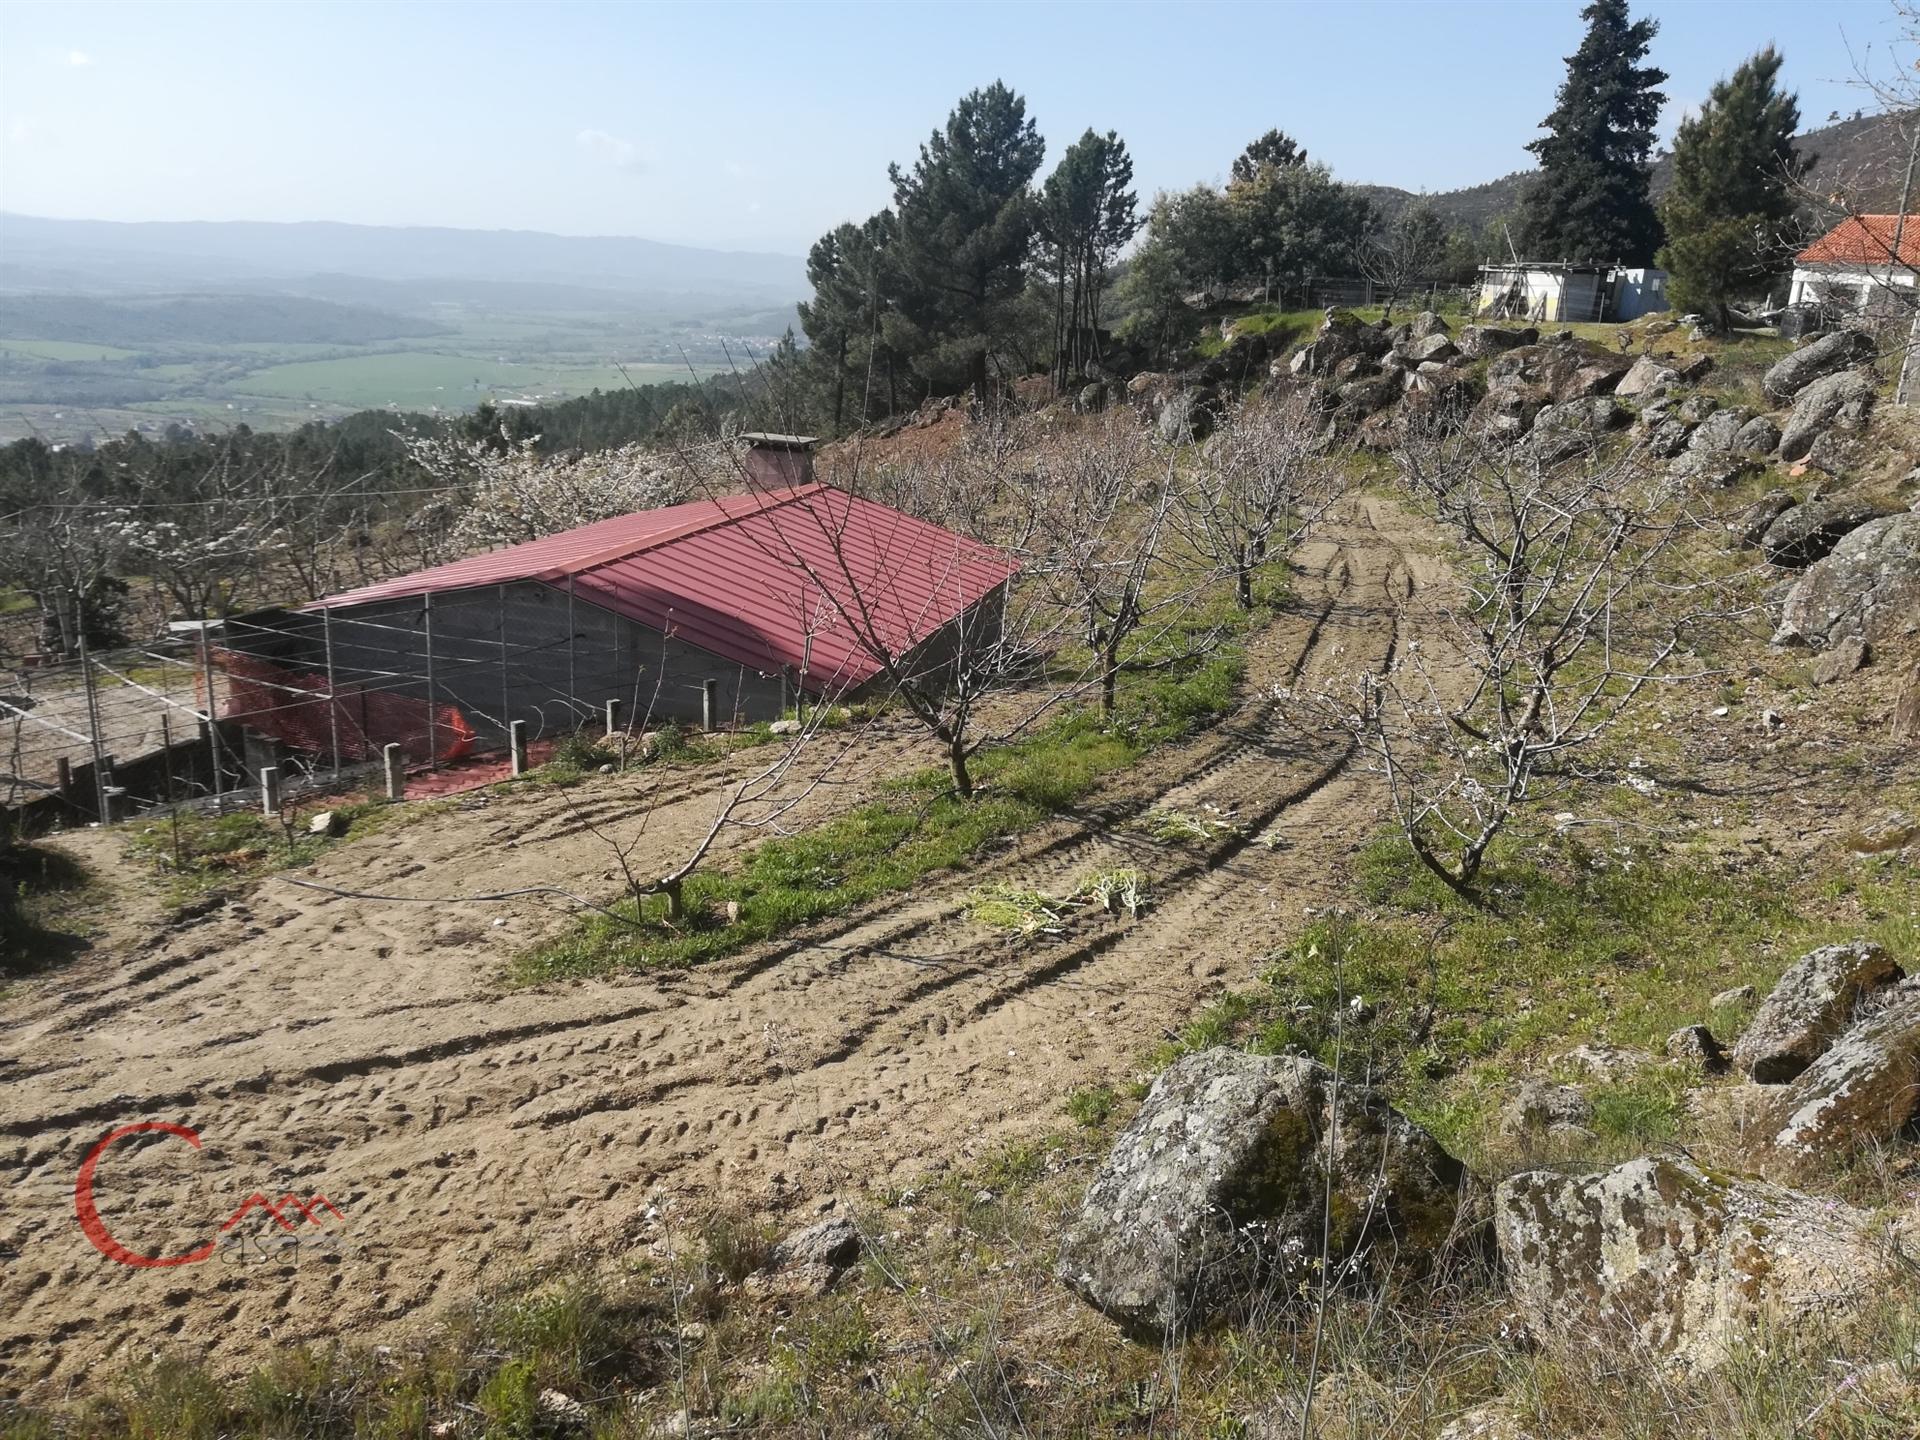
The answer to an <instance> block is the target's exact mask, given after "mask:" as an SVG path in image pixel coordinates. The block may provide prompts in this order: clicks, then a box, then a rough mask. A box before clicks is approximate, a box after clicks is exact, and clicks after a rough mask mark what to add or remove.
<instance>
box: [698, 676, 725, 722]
mask: <svg viewBox="0 0 1920 1440" xmlns="http://www.w3.org/2000/svg"><path fill="white" fill-rule="evenodd" d="M719 708H720V682H719V681H718V680H702V681H701V682H700V728H701V729H702V730H705V731H706V732H707V733H708V734H709V735H711V734H712V733H713V718H714V712H715V711H716V710H718V709H719Z"/></svg>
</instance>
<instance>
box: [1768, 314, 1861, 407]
mask: <svg viewBox="0 0 1920 1440" xmlns="http://www.w3.org/2000/svg"><path fill="white" fill-rule="evenodd" d="M1873 352H1874V345H1873V337H1872V336H1871V335H1868V334H1867V333H1865V332H1864V331H1861V330H1836V331H1834V332H1833V333H1832V334H1831V335H1822V336H1821V337H1820V338H1819V339H1817V340H1811V341H1809V342H1808V343H1807V344H1805V345H1802V346H1801V347H1800V348H1799V349H1798V350H1796V351H1794V352H1793V353H1792V354H1791V355H1789V356H1787V357H1786V358H1785V359H1783V360H1781V361H1780V362H1779V363H1778V364H1776V365H1775V366H1774V367H1773V368H1772V369H1771V370H1769V371H1767V374H1766V378H1765V379H1764V380H1762V381H1761V382H1760V384H1761V388H1762V389H1764V390H1765V391H1766V392H1767V394H1769V395H1771V396H1772V397H1773V398H1774V399H1776V400H1791V399H1793V398H1794V396H1796V395H1798V394H1799V393H1800V392H1801V391H1802V390H1804V389H1806V388H1807V386H1809V385H1811V384H1812V383H1813V382H1814V381H1816V380H1818V379H1820V378H1821V377H1822V376H1825V375H1832V374H1835V373H1837V372H1838V371H1841V370H1846V369H1850V368H1851V367H1853V366H1855V365H1860V364H1864V363H1865V362H1866V361H1868V360H1871V359H1872V358H1873Z"/></svg>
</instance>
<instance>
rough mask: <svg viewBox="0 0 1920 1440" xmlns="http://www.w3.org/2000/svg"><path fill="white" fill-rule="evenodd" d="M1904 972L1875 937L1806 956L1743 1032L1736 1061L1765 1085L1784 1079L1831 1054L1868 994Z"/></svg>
mask: <svg viewBox="0 0 1920 1440" xmlns="http://www.w3.org/2000/svg"><path fill="white" fill-rule="evenodd" d="M1905 973H1906V972H1905V971H1903V970H1902V969H1901V968H1900V967H1899V966H1898V965H1896V964H1895V963H1894V960H1893V957H1892V956H1891V955H1889V954H1888V953H1887V952H1886V951H1885V950H1883V949H1882V948H1881V947H1880V946H1878V945H1876V944H1874V943H1873V942H1872V941H1870V940H1854V941H1850V942H1849V943H1847V944H1845V945H1823V946H1822V947H1821V948H1820V949H1818V950H1814V951H1811V952H1809V953H1808V954H1806V955H1803V956H1801V957H1800V958H1799V959H1798V960H1796V961H1794V963H1793V964H1792V965H1790V966H1789V967H1788V968H1787V973H1786V974H1784V975H1782V976H1781V977H1780V983H1779V984H1777V985H1775V986H1774V987H1773V992H1772V993H1771V994H1770V995H1768V996H1767V998H1766V999H1765V1000H1763V1001H1762V1002H1761V1004H1760V1008H1759V1009H1758V1010H1756V1011H1755V1012H1754V1014H1753V1019H1751V1020H1750V1021H1748V1022H1747V1028H1746V1029H1745V1030H1743V1031H1742V1032H1741V1033H1740V1039H1739V1042H1738V1043H1737V1044H1735V1045H1734V1047H1733V1063H1734V1064H1736V1065H1738V1066H1739V1067H1740V1068H1741V1069H1742V1070H1744V1071H1746V1072H1747V1074H1748V1075H1750V1076H1751V1077H1752V1078H1753V1079H1755V1080H1757V1081H1759V1082H1760V1083H1761V1084H1763V1085H1782V1084H1785V1083H1786V1082H1787V1081H1789V1080H1791V1079H1793V1077H1794V1076H1796V1075H1798V1074H1799V1073H1800V1072H1801V1071H1802V1070H1805V1069H1806V1068H1807V1067H1808V1066H1809V1065H1811V1064H1812V1063H1813V1062H1814V1061H1815V1060H1818V1059H1819V1058H1820V1057H1821V1056H1822V1055H1823V1054H1825V1053H1826V1049H1827V1047H1828V1046H1829V1045H1831V1044H1832V1043H1833V1040H1834V1037H1835V1036H1837V1035H1838V1034H1839V1033H1840V1032H1841V1031H1842V1030H1844V1029H1846V1028H1847V1026H1848V1024H1850V1023H1851V1022H1852V1020H1853V1014H1854V1011H1855V1009H1856V1008H1857V1007H1858V1006H1859V1004H1860V1001H1861V1000H1862V999H1863V998H1865V997H1866V996H1867V995H1869V994H1871V993H1872V992H1873V991H1875V990H1878V989H1879V988H1880V987H1882V986H1883V985H1891V984H1892V983H1893V982H1894V981H1896V980H1898V979H1900V978H1901V977H1902V976H1903V975H1904V974H1905Z"/></svg>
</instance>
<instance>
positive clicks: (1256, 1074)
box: [1057, 1050, 1467, 1337]
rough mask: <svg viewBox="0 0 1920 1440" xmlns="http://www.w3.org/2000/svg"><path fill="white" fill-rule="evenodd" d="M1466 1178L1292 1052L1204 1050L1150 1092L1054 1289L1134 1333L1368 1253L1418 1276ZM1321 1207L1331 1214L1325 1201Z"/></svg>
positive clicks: (1072, 1232)
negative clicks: (1061, 1287) (1062, 1288)
mask: <svg viewBox="0 0 1920 1440" xmlns="http://www.w3.org/2000/svg"><path fill="white" fill-rule="evenodd" d="M1466 1180H1467V1177H1466V1172H1465V1171H1464V1169H1463V1168H1462V1166H1461V1165H1460V1163H1459V1161H1457V1160H1455V1159H1454V1158H1453V1157H1452V1156H1451V1155H1449V1154H1447V1152H1446V1151H1445V1150H1443V1149H1441V1148H1440V1146H1439V1144H1438V1142H1436V1141H1435V1140H1434V1139H1433V1137H1432V1136H1430V1135H1428V1134H1427V1133H1426V1131H1424V1130H1422V1129H1421V1128H1420V1127H1419V1126H1417V1125H1415V1124H1414V1123H1413V1122H1412V1121H1410V1120H1408V1119H1407V1118H1406V1117H1405V1116H1403V1115H1401V1114H1400V1113H1399V1112H1398V1111H1396V1110H1394V1109H1393V1108H1392V1107H1391V1106H1389V1105H1387V1104H1386V1103H1384V1102H1383V1101H1380V1100H1378V1099H1376V1098H1374V1097H1373V1096H1371V1095H1369V1094H1368V1093H1367V1092H1365V1091H1364V1090H1360V1089H1357V1088H1355V1087H1353V1086H1351V1085H1344V1084H1337V1083H1336V1081H1335V1079H1334V1076H1333V1075H1332V1073H1331V1072H1329V1071H1328V1070H1326V1069H1324V1068H1323V1067H1321V1066H1319V1065H1316V1064H1314V1063H1313V1062H1312V1061H1310V1060H1305V1059H1301V1058H1298V1057H1293V1056H1257V1055H1247V1054H1243V1053H1241V1052H1239V1051H1236V1050H1208V1051H1204V1052H1202V1053H1200V1054H1197V1055H1189V1056H1187V1057H1186V1058H1184V1059H1182V1060H1180V1061H1178V1062H1177V1063H1175V1064H1174V1065H1173V1066H1172V1067H1170V1068H1169V1069H1168V1070H1167V1071H1166V1072H1165V1073H1164V1074H1163V1075H1161V1077H1160V1078H1159V1079H1158V1080H1157V1081H1155V1082H1154V1086H1153V1089H1152V1090H1151V1091H1149V1092H1148V1094H1147V1098H1146V1101H1145V1103H1144V1104H1143V1105H1142V1106H1141V1107H1140V1113H1139V1114H1138V1115H1136V1116H1135V1117H1134V1120H1133V1123H1132V1124H1130V1125H1129V1126H1128V1127H1127V1129H1126V1131H1125V1132H1124V1133H1123V1134H1122V1135H1121V1136H1120V1138H1119V1140H1118V1141H1116V1142H1115V1144H1114V1147H1113V1152H1112V1153H1111V1154H1110V1155H1109V1156H1108V1157H1107V1161H1106V1163H1105V1164H1104V1165H1102V1166H1101V1168H1100V1173H1099V1174H1098V1175H1096V1176H1095V1177H1094V1180H1093V1183H1092V1184H1091V1185H1090V1186H1089V1187H1088V1189H1087V1193H1086V1197H1085V1199H1084V1200H1083V1201H1082V1202H1081V1205H1080V1209H1079V1212H1078V1214H1077V1215H1076V1216H1075V1217H1074V1218H1073V1220H1072V1221H1071V1222H1070V1223H1069V1224H1068V1227H1067V1230H1066V1233H1065V1234H1064V1236H1063V1237H1062V1239H1061V1242H1060V1259H1059V1266H1058V1272H1057V1273H1058V1274H1059V1277H1060V1279H1061V1280H1062V1281H1063V1282H1064V1283H1065V1284H1066V1285H1067V1286H1068V1287H1069V1288H1071V1289H1072V1290H1073V1291H1074V1292H1075V1293H1076V1294H1078V1295H1079V1296H1080V1297H1081V1298H1082V1299H1084V1300H1086V1301H1087V1303H1089V1304H1090V1305H1092V1306H1094V1307H1095V1308H1096V1309H1098V1310H1101V1311H1103V1312H1104V1313H1106V1314H1107V1315H1110V1316H1112V1317H1113V1318H1114V1319H1115V1320H1118V1321H1119V1322H1120V1323H1121V1324H1122V1325H1124V1326H1126V1327H1127V1328H1128V1329H1129V1330H1132V1331H1133V1332H1135V1333H1138V1334H1143V1335H1149V1336H1153V1337H1163V1336H1165V1335H1166V1334H1168V1333H1170V1332H1173V1331H1176V1330H1180V1329H1184V1328H1187V1327H1190V1326H1196V1325H1202V1324H1204V1323H1206V1322H1207V1320H1209V1319H1210V1318H1212V1317H1214V1316H1217V1315H1218V1314H1220V1313H1221V1312H1222V1311H1223V1310H1225V1309H1226V1308H1228V1307H1229V1306H1231V1305H1233V1304H1235V1303H1237V1302H1250V1301H1253V1300H1255V1299H1256V1298H1257V1297H1261V1296H1269V1297H1271V1298H1273V1299H1275V1300H1279V1301H1281V1302H1283V1303H1284V1301H1285V1300H1286V1299H1287V1298H1288V1297H1290V1296H1291V1295H1293V1294H1294V1292H1295V1290H1296V1287H1297V1286H1298V1285H1299V1284H1300V1282H1301V1281H1302V1280H1305V1279H1306V1278H1308V1277H1309V1276H1311V1275H1313V1274H1315V1273H1317V1272H1316V1269H1315V1267H1316V1266H1317V1264H1318V1263H1319V1261H1320V1259H1321V1254H1322V1241H1323V1226H1327V1225H1329V1224H1330V1225H1331V1229H1330V1232H1329V1233H1327V1234H1326V1236H1325V1242H1326V1245H1327V1248H1328V1251H1329V1253H1328V1254H1327V1256H1326V1259H1327V1262H1328V1263H1330V1264H1335V1265H1338V1264H1340V1263H1341V1262H1342V1261H1343V1260H1345V1259H1346V1258H1347V1257H1348V1256H1351V1255H1354V1254H1355V1253H1356V1252H1358V1251H1359V1250H1360V1249H1362V1248H1363V1247H1364V1248H1366V1249H1368V1250H1369V1251H1370V1252H1371V1253H1372V1254H1374V1255H1375V1256H1377V1257H1386V1256H1392V1257H1393V1259H1394V1260H1395V1262H1396V1263H1399V1264H1403V1265H1409V1266H1417V1265H1419V1264H1424V1263H1428V1262H1431V1261H1432V1260H1433V1259H1435V1258H1437V1257H1438V1256H1439V1255H1441V1254H1442V1253H1443V1252H1444V1251H1445V1250H1446V1248H1447V1247H1448V1246H1449V1245H1450V1244H1452V1243H1453V1242H1454V1241H1455V1239H1456V1222H1457V1221H1459V1220H1460V1219H1461V1218H1462V1216H1461V1213H1460V1212H1461V1205H1462V1199H1463V1194H1464V1193H1465V1186H1466ZM1329 1197H1330V1198H1331V1205H1330V1206H1329V1204H1328V1201H1329Z"/></svg>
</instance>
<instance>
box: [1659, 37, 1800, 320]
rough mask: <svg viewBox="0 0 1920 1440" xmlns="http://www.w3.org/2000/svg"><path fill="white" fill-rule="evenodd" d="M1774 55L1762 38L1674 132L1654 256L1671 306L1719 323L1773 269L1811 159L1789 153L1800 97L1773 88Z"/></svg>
mask: <svg viewBox="0 0 1920 1440" xmlns="http://www.w3.org/2000/svg"><path fill="white" fill-rule="evenodd" d="M1780 59H1781V57H1780V52H1779V51H1777V50H1775V49H1774V48H1773V47H1772V46H1771V45H1769V46H1768V47H1767V48H1766V49H1764V50H1762V51H1761V52H1760V53H1759V54H1757V55H1755V56H1753V57H1752V58H1751V59H1749V60H1748V61H1747V62H1746V63H1745V64H1744V65H1742V66H1741V67H1740V68H1739V69H1738V70H1736V71H1734V72H1733V75H1732V77H1731V78H1729V79H1726V80H1722V81H1720V82H1719V83H1718V84H1716V85H1715V86H1714V87H1713V89H1712V91H1711V92H1709V94H1708V96H1707V101H1706V103H1705V104H1704V105H1702V106H1701V107H1700V112H1699V113H1698V114H1697V115H1693V116H1690V117H1689V118H1688V119H1686V120H1683V121H1681V122H1680V129H1679V132H1678V134H1676V135H1675V137H1674V142H1673V183H1672V185H1671V186H1670V187H1669V189H1668V190H1667V193H1666V196H1665V198H1664V199H1663V201H1662V202H1661V206H1660V214H1661V219H1662V220H1664V221H1665V222H1666V229H1667V244H1666V247H1665V248H1664V249H1663V250H1661V252H1660V264H1661V265H1662V266H1663V267H1664V268H1665V269H1667V270H1669V271H1671V272H1672V274H1673V301H1674V304H1676V305H1678V306H1679V307H1680V308H1682V309H1684V310H1698V311H1700V312H1701V313H1703V314H1706V315H1710V316H1711V317H1712V318H1713V320H1714V322H1715V323H1716V324H1717V325H1718V326H1719V327H1720V328H1721V329H1725V328H1726V327H1727V325H1728V323H1729V322H1730V320H1731V319H1732V313H1731V302H1732V300H1733V298H1734V297H1735V296H1737V295H1741V294H1744V293H1751V292H1754V291H1757V290H1760V289H1763V288H1764V287H1765V286H1766V284H1767V283H1768V282H1769V281H1770V280H1771V279H1772V278H1773V277H1774V276H1775V275H1777V274H1778V273H1779V271H1780V268H1781V260H1782V258H1783V256H1784V254H1785V251H1784V248H1783V246H1782V244H1781V232H1782V231H1783V229H1784V228H1785V223H1786V221H1787V220H1788V219H1789V217H1791V216H1792V214H1793V211H1794V193H1793V186H1794V182H1795V181H1797V180H1798V179H1799V178H1800V177H1801V176H1802V175H1803V174H1805V173H1806V169H1807V167H1808V166H1809V165H1810V164H1812V162H1813V157H1812V156H1811V155H1796V154H1795V153H1794V149H1793V133H1794V131H1796V130H1798V129H1799V128H1800V101H1799V97H1798V96H1796V95H1793V94H1791V93H1783V92H1782V91H1781V90H1780V89H1779V88H1778V86H1777V83H1776V82H1777V81H1778V78H1779V75H1780Z"/></svg>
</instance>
